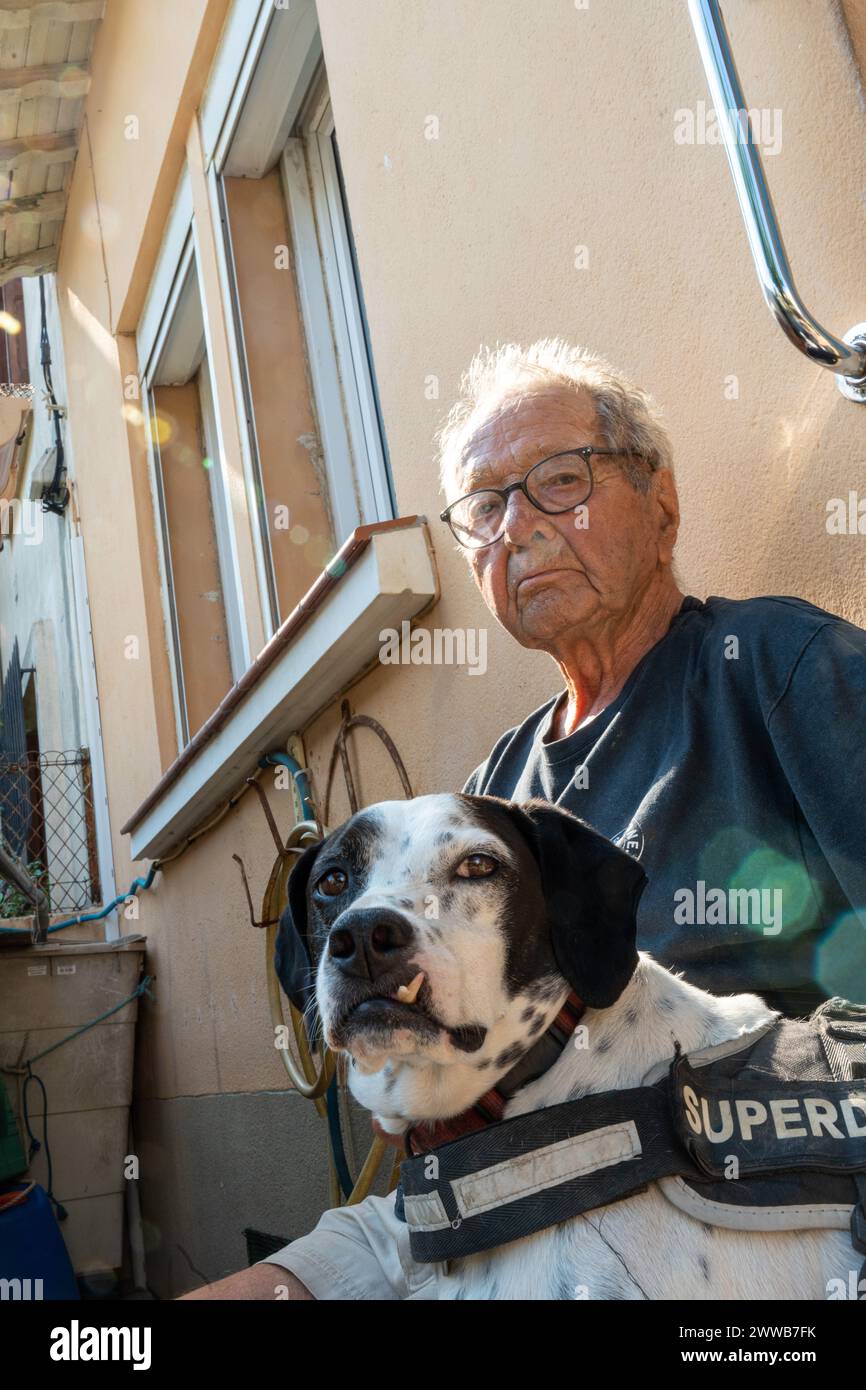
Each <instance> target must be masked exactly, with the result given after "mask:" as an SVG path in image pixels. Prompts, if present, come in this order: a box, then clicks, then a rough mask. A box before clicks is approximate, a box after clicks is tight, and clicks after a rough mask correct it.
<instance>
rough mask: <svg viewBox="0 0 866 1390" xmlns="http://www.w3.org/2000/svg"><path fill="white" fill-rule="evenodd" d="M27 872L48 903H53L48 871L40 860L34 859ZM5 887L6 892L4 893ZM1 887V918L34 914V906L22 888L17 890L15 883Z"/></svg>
mask: <svg viewBox="0 0 866 1390" xmlns="http://www.w3.org/2000/svg"><path fill="white" fill-rule="evenodd" d="M27 872H28V874H29V875H30V877H31V878H32V879H33V882H34V883H35V884H36V886H37V888H41V889H42V892H43V893H44V894H45V896H46V898H48V901H49V902H50V901H51V893H50V886H49V879H48V870H47V869H46V867H45V865H44V864H43V863H42V861H41V860H40V859H34V860H32V861H31V863H29V864H28V865H27ZM3 886H5V888H6V890H7V891H6V892H5V893H4V892H3ZM3 886H0V918H3V917H29V916H32V913H33V904H32V902H31V901H30V899H29V898H26V897H25V896H24V894H23V893H22V892H21V889H20V888H16V887H15V885H14V883H9V882H7V883H6V884H5V885H3Z"/></svg>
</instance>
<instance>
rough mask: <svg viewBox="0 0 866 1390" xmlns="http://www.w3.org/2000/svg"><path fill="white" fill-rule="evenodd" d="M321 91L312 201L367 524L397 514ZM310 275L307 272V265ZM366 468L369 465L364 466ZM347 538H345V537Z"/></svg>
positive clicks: (329, 112) (313, 134)
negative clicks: (392, 496)
mask: <svg viewBox="0 0 866 1390" xmlns="http://www.w3.org/2000/svg"><path fill="white" fill-rule="evenodd" d="M323 87H324V90H321V91H320V92H319V96H318V100H317V102H316V114H315V115H314V116H313V117H312V119H311V120H309V121H308V122H304V124H303V127H302V130H303V134H304V135H305V136H306V138H307V154H308V161H309V169H310V181H311V185H312V189H313V202H314V205H315V210H316V220H317V223H318V230H319V246H320V251H321V270H322V272H323V274H324V279H325V286H326V289H327V293H328V299H329V300H330V303H331V315H332V320H331V321H332V325H333V330H334V340H335V343H334V345H335V348H336V352H337V357H338V359H339V366H340V374H341V378H342V381H343V388H344V393H345V399H346V406H347V409H348V414H349V429H350V433H351V435H352V446H353V452H354V455H355V459H356V467H357V472H358V475H359V476H358V482H359V486H360V488H361V506H362V512H363V518H362V519H363V521H364V522H367V521H389V520H390V519H391V518H392V517H393V516H394V515H395V511H394V506H393V502H392V498H391V489H390V485H389V480H388V473H389V465H388V461H387V458H386V455H385V449H384V447H383V430H382V426H381V425H380V420H379V410H378V407H377V403H376V391H375V386H374V383H373V378H372V375H371V373H370V366H369V350H368V346H367V332H366V329H365V325H364V314H363V309H362V306H361V298H360V295H359V293H358V280H357V277H356V274H355V258H354V256H353V254H352V248H351V245H350V240H349V227H348V224H347V222H346V217H345V209H344V202H343V193H342V190H341V188H340V175H339V173H338V171H337V162H336V159H335V157H334V148H333V145H332V138H333V136H334V134H335V131H336V124H335V121H334V114H333V109H332V107H331V97H330V92H329V90H328V88H327V85H326V84H323ZM305 271H306V272H307V273H309V268H307V267H305ZM365 465H366V466H365ZM341 539H343V538H341Z"/></svg>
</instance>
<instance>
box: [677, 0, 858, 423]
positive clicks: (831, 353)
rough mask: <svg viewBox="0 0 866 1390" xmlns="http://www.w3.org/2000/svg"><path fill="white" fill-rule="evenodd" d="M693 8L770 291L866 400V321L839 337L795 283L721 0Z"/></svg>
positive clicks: (755, 253) (816, 355)
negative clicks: (814, 313)
mask: <svg viewBox="0 0 866 1390" xmlns="http://www.w3.org/2000/svg"><path fill="white" fill-rule="evenodd" d="M689 14H690V16H691V21H692V25H693V27H694V31H695V35H696V37H697V41H698V48H699V49H700V54H701V60H702V62H703V65H704V71H705V73H706V77H707V83H708V85H709V89H710V95H711V97H712V101H713V107H714V109H715V113H716V119H717V121H718V123H719V128H720V130H721V132H722V138H723V140H724V143H725V153H726V154H727V156H728V164H729V165H730V169H731V174H732V176H733V180H734V188H735V189H736V193H737V200H738V201H739V204H740V211H741V213H742V214H743V221H744V223H745V226H746V235H747V236H748V238H749V247H750V249H751V252H752V258H753V260H754V262H755V267H756V269H757V272H758V280H759V282H760V285H761V291H762V293H763V295H764V299H765V300H766V301H767V304H768V306H769V308H770V311H771V313H772V314H773V316H774V317H775V319H776V322H777V323H778V324H779V326H780V328H781V329H782V332H783V333H784V334H785V337H786V338H788V339H789V340H790V342H792V343H793V344H794V346H795V347H796V348H798V349H799V351H800V352H802V353H803V354H804V355H805V356H806V357H808V358H809V359H810V361H812V362H815V363H817V365H818V366H819V367H827V368H829V370H830V371H832V372H835V373H836V380H837V383H838V386H839V389H840V391H841V392H842V393H843V395H845V396H846V397H847V398H848V399H849V400H856V401H866V324H864V323H859V324H855V326H854V327H853V328H851V329H849V331H848V332H847V333H846V334H845V337H844V338H843V339H841V340H840V339H839V338H835V337H834V336H833V334H832V333H828V331H827V329H826V328H824V327H822V325H821V324H820V323H818V320H817V319H815V318H813V316H812V315H811V314H810V313H809V310H808V309H807V308H806V307H805V305H804V304H803V301H802V300H801V299H800V296H799V295H798V293H797V290H796V287H795V285H794V277H793V275H792V274H791V267H790V266H789V264H788V258H787V256H786V255H785V246H784V243H783V241H782V234H781V232H780V231H779V223H778V219H777V217H776V212H775V209H774V207H773V200H772V198H771V197H770V190H769V189H768V187H767V182H766V179H765V178H764V169H763V165H762V164H761V156H760V154H759V153H758V148H757V145H756V143H755V139H754V132H753V130H752V124H751V120H750V118H749V116H748V114H747V107H746V103H745V101H744V99H743V91H742V88H741V86H740V79H739V75H738V73H737V67H736V64H735V62H734V55H733V53H732V52H731V45H730V40H729V39H728V34H727V30H726V29H725V21H724V19H723V18H722V13H721V9H720V7H719V0H689Z"/></svg>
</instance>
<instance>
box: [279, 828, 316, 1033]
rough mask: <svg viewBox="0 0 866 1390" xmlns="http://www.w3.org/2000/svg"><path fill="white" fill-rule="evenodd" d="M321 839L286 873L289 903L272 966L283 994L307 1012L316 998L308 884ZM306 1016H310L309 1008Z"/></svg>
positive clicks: (303, 1012) (281, 918) (284, 910)
mask: <svg viewBox="0 0 866 1390" xmlns="http://www.w3.org/2000/svg"><path fill="white" fill-rule="evenodd" d="M324 843H325V841H324V840H320V841H319V842H318V843H317V844H315V845H309V846H308V847H307V849H305V850H304V852H303V854H301V855H299V856H298V858H297V860H296V861H295V864H294V866H293V868H292V872H291V873H290V874H289V893H288V898H289V900H288V902H287V903H286V906H285V907H284V909H283V912H282V915H281V916H280V922H279V926H278V927H277V943H276V948H275V950H274V969H275V970H276V972H277V978H278V979H279V982H280V984H281V985H282V987H283V991H284V993H285V994H286V996H287V997H288V998H289V999H291V1001H292V1003H293V1004H294V1006H295V1008H296V1009H298V1010H300V1012H301V1013H302V1014H305V1015H306V1011H307V1009H308V1008H310V1005H311V1003H312V1001H313V999H314V998H315V989H316V980H315V970H314V967H313V957H312V951H311V950H310V941H309V937H308V935H307V926H308V923H307V885H308V884H309V882H310V874H311V872H312V868H313V863H314V861H315V859H316V856H317V855H318V853H319V850H320V849H321V848H322V845H323V844H324ZM307 1016H308V1017H310V1018H312V1011H311V1014H310V1015H307Z"/></svg>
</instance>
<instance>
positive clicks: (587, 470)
mask: <svg viewBox="0 0 866 1390" xmlns="http://www.w3.org/2000/svg"><path fill="white" fill-rule="evenodd" d="M627 452H628V451H627V450H625V449H596V448H595V447H594V445H590V444H586V445H584V446H583V447H582V448H580V449H564V450H563V451H562V453H559V454H551V456H550V458H546V459H542V460H541V462H540V463H536V464H533V466H532V468H530V470H529V472H528V473H526V474H525V475H524V477H523V478H522V479H521V480H520V482H518V483H509V485H508V487H485V488H479V489H478V491H477V492H469V493H467V494H466V496H465V497H458V498H457V501H456V502H452V503H451V504H450V506H448V507H446V508H445V510H444V511H442V512H440V513H439V520H440V521H447V523H448V525H449V526H450V527H451V533H452V535H453V536H454V539H455V540H456V541H459V543H460V545H463V546H466V547H467V549H470V550H480V549H481V548H482V547H483V546H485V545H493V542H494V541H498V540H499V538H500V537H501V536H502V534H503V532H504V531H505V509H506V507H507V505H508V497H509V494H510V493H512V492H514V491H515V490H516V489H519V490H520V492H522V493H523V495H524V496H525V497H526V498H528V500H529V501H530V502H531V503H532V505H533V507H536V508H537V509H538V511H540V512H545V513H546V514H547V515H548V516H561V514H562V513H563V512H570V511H572V510H573V509H574V508H575V507H580V506H582V505H583V503H584V502H587V501H588V500H589V497H590V494H591V493H592V486H593V477H592V467H591V465H590V462H589V459H590V455H591V454H613V455H616V454H625V453H627ZM631 457H632V458H646V455H645V454H634V453H633V454H632V455H631Z"/></svg>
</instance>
